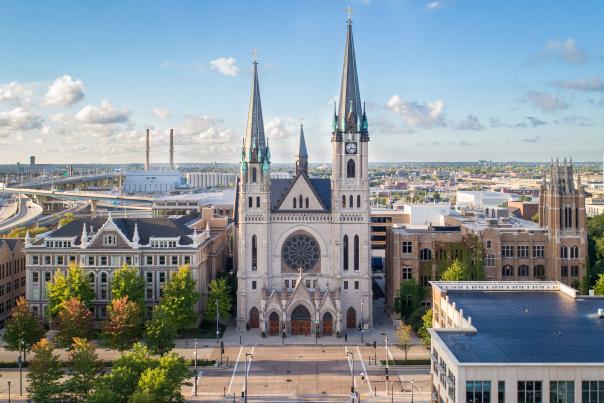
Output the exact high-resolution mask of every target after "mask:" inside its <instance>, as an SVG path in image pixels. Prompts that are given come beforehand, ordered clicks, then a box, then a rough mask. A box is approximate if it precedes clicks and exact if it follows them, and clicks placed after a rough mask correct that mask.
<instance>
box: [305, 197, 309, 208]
mask: <svg viewBox="0 0 604 403" xmlns="http://www.w3.org/2000/svg"><path fill="white" fill-rule="evenodd" d="M304 203H305V206H306V208H308V204H309V203H308V197H307V198H306V200H304Z"/></svg>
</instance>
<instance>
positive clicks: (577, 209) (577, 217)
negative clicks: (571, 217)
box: [575, 207, 579, 228]
mask: <svg viewBox="0 0 604 403" xmlns="http://www.w3.org/2000/svg"><path fill="white" fill-rule="evenodd" d="M575 228H579V207H575Z"/></svg>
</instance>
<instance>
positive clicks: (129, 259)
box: [124, 256, 132, 266]
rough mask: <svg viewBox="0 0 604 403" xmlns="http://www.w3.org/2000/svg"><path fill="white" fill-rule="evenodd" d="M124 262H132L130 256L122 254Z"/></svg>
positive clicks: (128, 263)
mask: <svg viewBox="0 0 604 403" xmlns="http://www.w3.org/2000/svg"><path fill="white" fill-rule="evenodd" d="M124 262H125V263H126V264H127V265H128V266H130V265H131V264H132V256H124Z"/></svg>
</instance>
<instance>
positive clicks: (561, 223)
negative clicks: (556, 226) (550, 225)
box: [560, 207, 564, 228]
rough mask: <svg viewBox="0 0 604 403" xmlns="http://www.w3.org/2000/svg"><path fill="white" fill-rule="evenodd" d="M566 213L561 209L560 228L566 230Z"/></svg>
mask: <svg viewBox="0 0 604 403" xmlns="http://www.w3.org/2000/svg"><path fill="white" fill-rule="evenodd" d="M563 216H564V212H563V211H562V207H560V228H564V221H563V220H564V217H563Z"/></svg>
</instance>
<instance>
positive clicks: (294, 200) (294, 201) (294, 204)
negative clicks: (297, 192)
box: [292, 197, 297, 208]
mask: <svg viewBox="0 0 604 403" xmlns="http://www.w3.org/2000/svg"><path fill="white" fill-rule="evenodd" d="M292 200H293V206H294V208H296V202H297V200H296V198H295V197H294V198H293V199H292Z"/></svg>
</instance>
